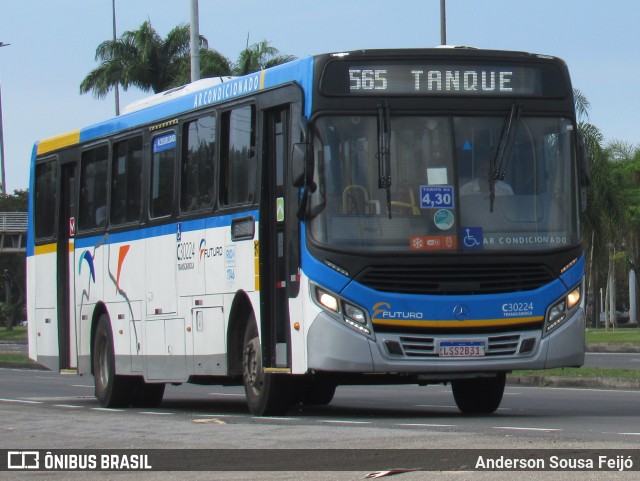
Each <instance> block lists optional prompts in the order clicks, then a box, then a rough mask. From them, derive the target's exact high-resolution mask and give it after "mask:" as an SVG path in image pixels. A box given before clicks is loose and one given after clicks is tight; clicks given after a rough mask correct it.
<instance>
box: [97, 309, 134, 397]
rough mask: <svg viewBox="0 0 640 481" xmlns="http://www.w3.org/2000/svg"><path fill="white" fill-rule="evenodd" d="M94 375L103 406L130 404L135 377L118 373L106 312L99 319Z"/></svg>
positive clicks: (109, 323)
mask: <svg viewBox="0 0 640 481" xmlns="http://www.w3.org/2000/svg"><path fill="white" fill-rule="evenodd" d="M93 377H94V383H95V395H96V398H98V402H99V403H100V405H101V406H103V407H107V408H112V407H126V406H128V405H129V403H130V396H131V389H132V387H133V381H134V378H131V377H128V376H119V375H117V374H116V361H115V352H114V348H113V334H112V333H111V322H109V317H108V316H107V315H106V314H102V315H101V316H100V318H99V319H98V326H97V328H96V335H95V338H94V341H93Z"/></svg>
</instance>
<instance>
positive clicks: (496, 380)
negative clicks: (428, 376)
mask: <svg viewBox="0 0 640 481" xmlns="http://www.w3.org/2000/svg"><path fill="white" fill-rule="evenodd" d="M506 378H507V376H506V374H505V373H499V374H498V375H497V376H496V377H489V378H482V377H480V378H475V379H460V380H457V381H452V382H451V389H452V391H453V398H454V399H455V401H456V405H457V406H458V409H460V411H462V413H463V414H491V413H493V412H495V410H496V409H498V406H500V403H501V402H502V395H503V394H504V385H505V382H506Z"/></svg>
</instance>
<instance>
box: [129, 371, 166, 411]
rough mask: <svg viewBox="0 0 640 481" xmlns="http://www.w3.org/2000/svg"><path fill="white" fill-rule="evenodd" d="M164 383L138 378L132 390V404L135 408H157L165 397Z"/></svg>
mask: <svg viewBox="0 0 640 481" xmlns="http://www.w3.org/2000/svg"><path fill="white" fill-rule="evenodd" d="M165 386H166V384H164V383H148V382H145V381H144V379H143V378H138V379H137V380H136V382H135V384H134V386H133V389H132V391H131V405H132V406H133V407H134V408H155V407H158V406H159V405H160V403H161V402H162V398H163V397H164V388H165Z"/></svg>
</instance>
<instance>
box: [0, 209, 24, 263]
mask: <svg viewBox="0 0 640 481" xmlns="http://www.w3.org/2000/svg"><path fill="white" fill-rule="evenodd" d="M26 246H27V213H26V212H0V254H14V253H26V252H27V249H26Z"/></svg>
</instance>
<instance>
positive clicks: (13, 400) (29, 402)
mask: <svg viewBox="0 0 640 481" xmlns="http://www.w3.org/2000/svg"><path fill="white" fill-rule="evenodd" d="M0 401H1V402H5V403H23V404H42V401H27V400H26V399H0Z"/></svg>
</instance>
